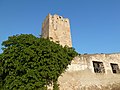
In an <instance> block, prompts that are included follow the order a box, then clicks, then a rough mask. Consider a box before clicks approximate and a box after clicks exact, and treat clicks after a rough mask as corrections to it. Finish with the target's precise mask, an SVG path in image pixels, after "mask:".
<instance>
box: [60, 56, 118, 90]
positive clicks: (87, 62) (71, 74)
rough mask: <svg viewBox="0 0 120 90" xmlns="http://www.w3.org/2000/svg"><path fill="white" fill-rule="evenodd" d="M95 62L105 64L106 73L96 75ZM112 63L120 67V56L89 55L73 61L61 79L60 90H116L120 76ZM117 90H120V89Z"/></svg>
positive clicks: (78, 57)
mask: <svg viewBox="0 0 120 90" xmlns="http://www.w3.org/2000/svg"><path fill="white" fill-rule="evenodd" d="M93 61H98V62H103V65H104V68H105V73H95V72H94V67H93ZM110 63H116V64H118V66H119V67H120V54H88V55H80V56H77V57H75V58H74V59H73V61H72V63H71V65H69V68H68V69H67V70H66V72H65V73H63V74H62V76H61V77H60V78H59V84H60V90H114V89H113V88H116V87H115V86H119V84H120V74H119V73H113V72H112V68H111V65H110ZM115 90H120V87H119V88H118V87H117V89H115Z"/></svg>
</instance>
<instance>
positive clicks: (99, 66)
mask: <svg viewBox="0 0 120 90" xmlns="http://www.w3.org/2000/svg"><path fill="white" fill-rule="evenodd" d="M42 37H43V38H50V39H51V40H52V41H54V42H56V43H59V44H61V45H62V46H65V45H67V46H69V47H72V40H71V34H70V23H69V19H67V18H63V17H62V16H58V15H53V16H52V15H50V14H49V15H48V16H47V17H46V19H45V20H44V22H43V24H42ZM59 84H60V90H120V86H119V84H120V53H113V54H83V55H79V56H77V57H75V58H74V59H73V60H72V63H71V65H69V66H68V69H67V70H66V72H65V73H63V74H62V76H61V77H59Z"/></svg>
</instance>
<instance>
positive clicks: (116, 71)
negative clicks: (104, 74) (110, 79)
mask: <svg viewBox="0 0 120 90" xmlns="http://www.w3.org/2000/svg"><path fill="white" fill-rule="evenodd" d="M110 65H111V68H112V72H113V73H120V69H119V66H118V64H115V63H110Z"/></svg>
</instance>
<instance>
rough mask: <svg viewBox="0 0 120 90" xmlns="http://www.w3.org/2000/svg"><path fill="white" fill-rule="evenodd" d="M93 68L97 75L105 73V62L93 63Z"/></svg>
mask: <svg viewBox="0 0 120 90" xmlns="http://www.w3.org/2000/svg"><path fill="white" fill-rule="evenodd" d="M93 67H94V72H95V73H105V68H104V65H103V62H98V61H93Z"/></svg>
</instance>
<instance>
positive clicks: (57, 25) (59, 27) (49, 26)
mask: <svg viewBox="0 0 120 90" xmlns="http://www.w3.org/2000/svg"><path fill="white" fill-rule="evenodd" d="M42 37H44V38H47V37H48V38H50V39H51V40H52V41H54V42H57V43H59V44H60V45H62V46H65V45H67V46H69V47H72V41H71V34H70V24H69V19H67V18H63V17H62V16H58V15H56V14H55V15H53V16H52V15H50V14H49V15H48V16H47V17H46V19H45V20H44V22H43V24H42Z"/></svg>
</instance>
